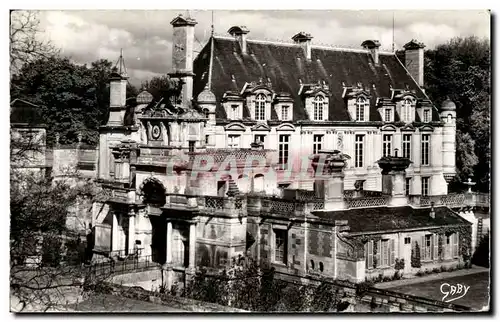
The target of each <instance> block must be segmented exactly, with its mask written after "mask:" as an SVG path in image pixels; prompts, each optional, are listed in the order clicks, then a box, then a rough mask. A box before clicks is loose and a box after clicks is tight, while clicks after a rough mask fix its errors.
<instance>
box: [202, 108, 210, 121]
mask: <svg viewBox="0 0 500 322" xmlns="http://www.w3.org/2000/svg"><path fill="white" fill-rule="evenodd" d="M203 114H204V115H205V117H206V118H207V119H208V116H209V114H208V108H204V109H203Z"/></svg>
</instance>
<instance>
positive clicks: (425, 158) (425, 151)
mask: <svg viewBox="0 0 500 322" xmlns="http://www.w3.org/2000/svg"><path fill="white" fill-rule="evenodd" d="M430 140H431V136H430V134H422V150H421V154H422V155H421V163H422V165H429V150H430Z"/></svg>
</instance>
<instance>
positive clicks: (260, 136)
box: [255, 134, 266, 143]
mask: <svg viewBox="0 0 500 322" xmlns="http://www.w3.org/2000/svg"><path fill="white" fill-rule="evenodd" d="M265 141H266V136H265V135H264V134H256V135H255V142H260V143H264V142H265Z"/></svg>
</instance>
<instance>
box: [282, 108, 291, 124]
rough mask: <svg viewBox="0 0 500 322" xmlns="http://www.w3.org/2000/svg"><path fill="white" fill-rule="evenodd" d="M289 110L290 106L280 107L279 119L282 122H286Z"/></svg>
mask: <svg viewBox="0 0 500 322" xmlns="http://www.w3.org/2000/svg"><path fill="white" fill-rule="evenodd" d="M289 109H290V106H282V107H281V119H282V120H283V121H288V115H289V114H288V112H289Z"/></svg>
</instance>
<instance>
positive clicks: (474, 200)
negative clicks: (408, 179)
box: [408, 192, 490, 208]
mask: <svg viewBox="0 0 500 322" xmlns="http://www.w3.org/2000/svg"><path fill="white" fill-rule="evenodd" d="M408 203H409V204H410V205H412V206H414V207H430V206H431V205H434V206H435V207H437V206H447V207H451V208H454V207H465V206H471V207H489V205H490V198H489V195H488V194H485V193H476V192H474V193H450V194H447V195H438V196H421V195H411V196H408Z"/></svg>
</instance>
